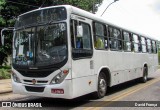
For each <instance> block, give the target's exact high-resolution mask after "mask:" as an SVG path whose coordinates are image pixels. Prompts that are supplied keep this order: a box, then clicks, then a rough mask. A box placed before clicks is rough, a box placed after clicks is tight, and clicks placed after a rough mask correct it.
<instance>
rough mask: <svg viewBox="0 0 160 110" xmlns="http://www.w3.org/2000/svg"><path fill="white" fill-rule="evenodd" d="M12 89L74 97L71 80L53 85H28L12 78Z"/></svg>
mask: <svg viewBox="0 0 160 110" xmlns="http://www.w3.org/2000/svg"><path fill="white" fill-rule="evenodd" d="M12 89H13V93H15V94H22V95H32V96H41V97H51V98H64V99H72V98H73V97H72V83H71V80H64V81H63V82H62V83H61V84H53V85H52V84H48V85H28V84H23V83H17V82H14V81H13V79H12Z"/></svg>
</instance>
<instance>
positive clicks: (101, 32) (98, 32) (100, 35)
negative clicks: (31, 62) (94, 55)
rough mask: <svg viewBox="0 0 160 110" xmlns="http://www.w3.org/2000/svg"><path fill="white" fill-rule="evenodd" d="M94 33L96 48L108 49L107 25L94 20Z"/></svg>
mask: <svg viewBox="0 0 160 110" xmlns="http://www.w3.org/2000/svg"><path fill="white" fill-rule="evenodd" d="M93 33H94V46H95V48H96V49H107V48H108V40H107V32H106V26H105V25H103V24H101V23H98V22H93Z"/></svg>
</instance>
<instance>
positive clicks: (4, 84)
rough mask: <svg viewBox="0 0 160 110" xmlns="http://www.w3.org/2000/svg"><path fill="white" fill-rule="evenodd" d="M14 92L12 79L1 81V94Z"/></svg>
mask: <svg viewBox="0 0 160 110" xmlns="http://www.w3.org/2000/svg"><path fill="white" fill-rule="evenodd" d="M9 92H12V86H11V79H1V80H0V94H4V93H9Z"/></svg>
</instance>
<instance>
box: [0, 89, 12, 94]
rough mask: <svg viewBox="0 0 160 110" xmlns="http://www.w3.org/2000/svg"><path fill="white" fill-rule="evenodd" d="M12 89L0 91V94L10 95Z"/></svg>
mask: <svg viewBox="0 0 160 110" xmlns="http://www.w3.org/2000/svg"><path fill="white" fill-rule="evenodd" d="M11 92H12V89H8V90H2V91H0V94H6V93H11Z"/></svg>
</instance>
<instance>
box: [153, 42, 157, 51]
mask: <svg viewBox="0 0 160 110" xmlns="http://www.w3.org/2000/svg"><path fill="white" fill-rule="evenodd" d="M156 50H157V48H156V42H155V41H153V40H152V53H157V52H156Z"/></svg>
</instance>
